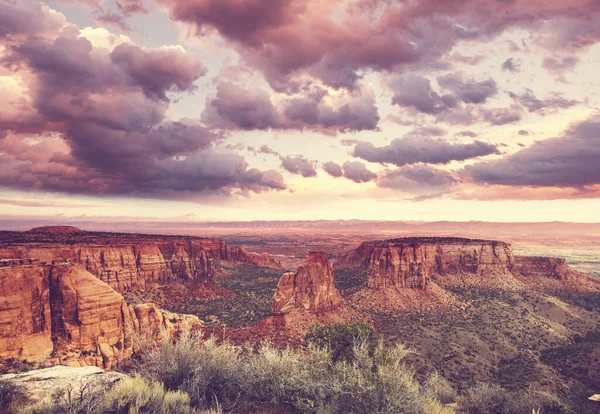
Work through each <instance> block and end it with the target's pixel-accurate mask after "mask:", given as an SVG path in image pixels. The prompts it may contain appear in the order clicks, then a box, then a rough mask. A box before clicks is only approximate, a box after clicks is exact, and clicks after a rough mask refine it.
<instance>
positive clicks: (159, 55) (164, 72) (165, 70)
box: [110, 44, 207, 100]
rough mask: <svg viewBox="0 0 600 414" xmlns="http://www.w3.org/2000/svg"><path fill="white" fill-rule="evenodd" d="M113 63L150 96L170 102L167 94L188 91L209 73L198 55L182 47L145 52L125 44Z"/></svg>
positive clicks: (117, 52)
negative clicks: (196, 81)
mask: <svg viewBox="0 0 600 414" xmlns="http://www.w3.org/2000/svg"><path fill="white" fill-rule="evenodd" d="M110 57H111V60H112V61H113V62H114V63H115V64H116V65H117V66H120V67H121V68H122V69H123V71H124V72H125V73H126V74H127V75H128V76H129V77H130V79H131V81H132V82H133V83H136V84H138V85H139V86H140V87H141V88H142V90H143V91H144V93H145V94H146V96H148V97H156V98H159V99H162V100H166V99H167V92H168V91H169V90H172V89H175V90H178V91H186V90H190V89H191V88H192V85H193V84H194V81H195V80H196V79H198V78H199V77H201V76H203V75H205V74H206V72H207V70H206V68H205V67H204V65H203V64H202V62H200V60H199V59H198V58H196V57H195V56H194V55H188V54H186V53H185V52H184V51H183V49H181V48H168V47H166V48H159V49H154V50H144V49H142V48H140V47H138V46H135V45H132V44H122V45H119V46H117V47H116V48H115V50H114V51H113V52H112V53H111V56H110Z"/></svg>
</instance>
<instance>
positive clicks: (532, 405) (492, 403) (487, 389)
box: [459, 383, 571, 414]
mask: <svg viewBox="0 0 600 414" xmlns="http://www.w3.org/2000/svg"><path fill="white" fill-rule="evenodd" d="M459 409H460V411H461V412H465V413H468V414H521V413H523V414H530V413H531V412H532V410H533V411H536V412H537V411H539V412H540V413H541V414H559V413H560V414H568V413H570V412H571V410H570V409H569V408H568V407H566V406H565V405H563V404H562V403H560V402H559V401H558V400H557V399H556V398H555V397H553V396H551V395H549V394H547V393H543V392H539V391H535V390H533V389H527V390H523V391H509V390H506V389H504V388H502V387H500V386H499V385H496V384H486V383H479V384H477V385H475V386H474V387H472V388H470V389H469V390H467V393H466V394H465V396H463V397H462V398H461V399H460V402H459Z"/></svg>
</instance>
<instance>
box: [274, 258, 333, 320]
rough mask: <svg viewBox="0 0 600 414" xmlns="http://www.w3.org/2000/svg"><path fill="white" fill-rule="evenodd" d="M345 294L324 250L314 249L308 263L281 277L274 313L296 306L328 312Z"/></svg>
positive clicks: (286, 311)
mask: <svg viewBox="0 0 600 414" xmlns="http://www.w3.org/2000/svg"><path fill="white" fill-rule="evenodd" d="M340 301H341V295H340V292H339V291H338V290H337V289H336V287H335V286H334V284H333V268H332V266H331V264H330V263H329V260H327V254H326V253H325V252H323V251H317V252H310V253H309V256H308V259H307V261H306V263H305V264H304V265H303V266H300V267H299V268H298V270H297V271H296V272H295V273H294V272H286V273H284V274H283V275H282V276H281V279H279V283H278V284H277V291H276V292H275V298H274V300H273V307H272V312H273V314H274V315H283V314H286V313H289V312H291V311H292V310H294V309H300V310H305V311H309V312H313V313H320V312H326V311H330V310H333V309H336V308H337V307H338V306H339V305H340Z"/></svg>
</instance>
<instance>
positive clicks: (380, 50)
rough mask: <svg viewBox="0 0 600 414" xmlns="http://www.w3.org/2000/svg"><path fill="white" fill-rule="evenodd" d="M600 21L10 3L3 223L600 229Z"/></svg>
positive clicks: (427, 12) (527, 2)
mask: <svg viewBox="0 0 600 414" xmlns="http://www.w3.org/2000/svg"><path fill="white" fill-rule="evenodd" d="M599 68H600V1H598V0H446V1H443V2H442V1H436V0H397V1H394V0H278V1H272V0H148V1H144V0H119V1H115V0H52V1H49V2H47V3H46V2H36V1H30V0H0V216H1V217H3V218H10V217H14V218H22V217H40V216H45V217H59V216H60V217H81V216H86V217H98V219H99V220H101V218H102V217H140V218H157V219H161V218H165V219H166V218H172V217H188V216H189V217H194V219H197V220H207V221H214V220H219V221H223V220H236V221H243V220H316V219H369V220H373V219H376V220H419V221H437V220H455V221H468V220H482V221H581V222H597V221H600V220H598V218H599V215H598V211H600V111H599V109H598V108H600V95H599V91H600V89H599V87H598V86H599V83H600V78H599V76H598V74H599V73H600V71H599Z"/></svg>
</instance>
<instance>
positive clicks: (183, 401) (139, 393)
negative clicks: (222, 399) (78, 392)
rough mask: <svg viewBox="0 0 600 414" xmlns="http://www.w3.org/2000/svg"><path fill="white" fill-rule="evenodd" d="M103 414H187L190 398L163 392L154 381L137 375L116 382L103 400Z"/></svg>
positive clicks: (182, 394)
mask: <svg viewBox="0 0 600 414" xmlns="http://www.w3.org/2000/svg"><path fill="white" fill-rule="evenodd" d="M101 412H103V413H111V414H187V413H192V412H193V410H192V408H191V407H190V397H189V395H187V394H186V393H184V392H182V391H167V390H165V386H164V385H163V384H162V383H160V382H157V381H149V380H147V379H145V378H143V377H142V376H140V375H139V374H136V375H134V376H133V377H127V378H124V379H122V380H121V381H119V382H118V383H117V384H116V385H115V386H114V387H113V388H112V389H111V390H110V391H109V392H108V393H107V394H106V396H105V397H104V399H103V402H102V411H101Z"/></svg>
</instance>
